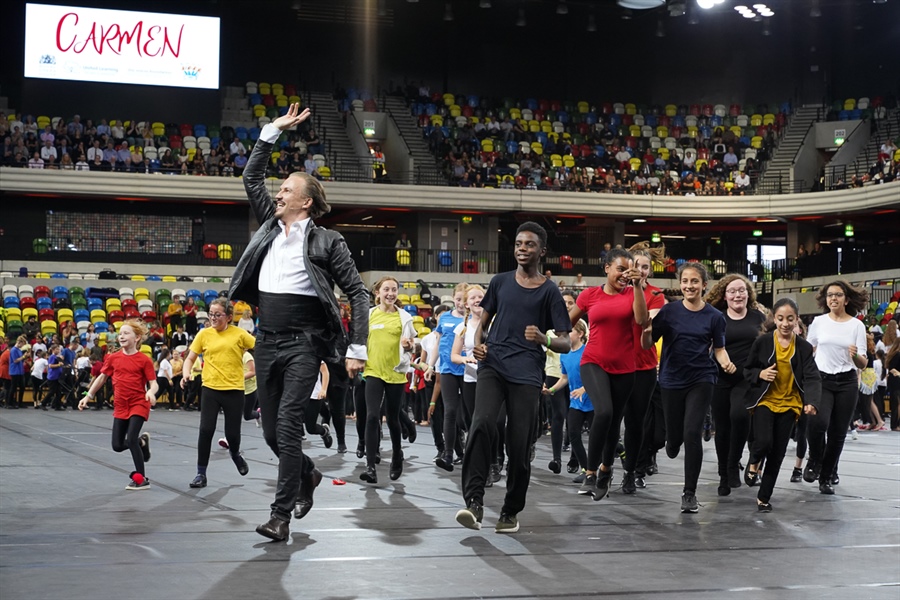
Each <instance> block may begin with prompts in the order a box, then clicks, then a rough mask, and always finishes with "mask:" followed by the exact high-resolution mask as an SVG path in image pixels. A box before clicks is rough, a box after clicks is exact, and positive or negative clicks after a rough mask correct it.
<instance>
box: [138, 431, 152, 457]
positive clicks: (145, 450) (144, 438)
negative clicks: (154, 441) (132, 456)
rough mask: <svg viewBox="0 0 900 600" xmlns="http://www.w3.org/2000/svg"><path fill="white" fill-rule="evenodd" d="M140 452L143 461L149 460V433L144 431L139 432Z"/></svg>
mask: <svg viewBox="0 0 900 600" xmlns="http://www.w3.org/2000/svg"><path fill="white" fill-rule="evenodd" d="M140 440H141V454H143V455H144V462H149V461H150V434H149V433H147V432H146V431H145V432H144V433H142V434H141V437H140Z"/></svg>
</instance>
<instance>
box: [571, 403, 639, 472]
mask: <svg viewBox="0 0 900 600" xmlns="http://www.w3.org/2000/svg"><path fill="white" fill-rule="evenodd" d="M566 419H567V420H568V423H569V443H570V444H571V445H572V454H574V455H575V460H577V461H578V466H579V467H580V468H582V469H587V460H588V459H587V452H585V450H584V443H583V442H582V441H581V430H582V428H583V427H584V424H585V423H587V424H588V429H590V427H591V424H592V423H593V421H594V411H592V410H591V411H588V412H584V411H581V410H575V409H574V408H570V409H569V412H568V414H567V415H566ZM626 457H627V455H626Z"/></svg>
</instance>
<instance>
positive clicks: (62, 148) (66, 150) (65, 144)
mask: <svg viewBox="0 0 900 600" xmlns="http://www.w3.org/2000/svg"><path fill="white" fill-rule="evenodd" d="M71 152H72V147H71V146H69V140H68V139H66V138H61V139H60V140H59V145H58V146H57V147H56V153H57V155H58V156H59V159H60V160H62V157H63V156H65V155H66V154H71Z"/></svg>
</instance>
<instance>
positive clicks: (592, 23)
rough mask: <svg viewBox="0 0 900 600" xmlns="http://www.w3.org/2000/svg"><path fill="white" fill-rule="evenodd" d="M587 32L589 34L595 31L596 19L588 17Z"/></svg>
mask: <svg viewBox="0 0 900 600" xmlns="http://www.w3.org/2000/svg"><path fill="white" fill-rule="evenodd" d="M587 30H588V31H590V32H591V33H593V32H595V31H597V19H596V18H594V15H588V23H587Z"/></svg>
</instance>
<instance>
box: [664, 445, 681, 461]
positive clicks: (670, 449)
mask: <svg viewBox="0 0 900 600" xmlns="http://www.w3.org/2000/svg"><path fill="white" fill-rule="evenodd" d="M679 452H681V446H670V445H669V442H666V456H668V457H669V458H678V453H679Z"/></svg>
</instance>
